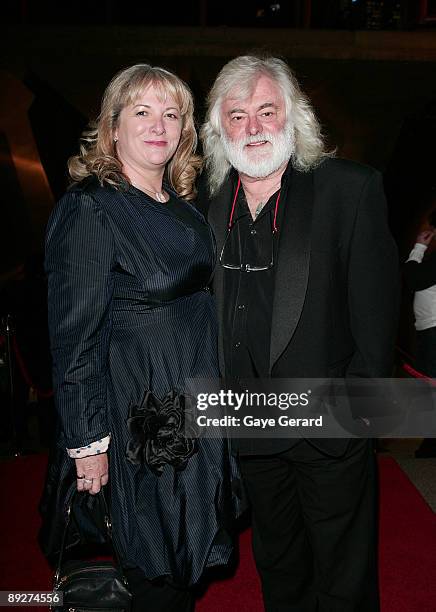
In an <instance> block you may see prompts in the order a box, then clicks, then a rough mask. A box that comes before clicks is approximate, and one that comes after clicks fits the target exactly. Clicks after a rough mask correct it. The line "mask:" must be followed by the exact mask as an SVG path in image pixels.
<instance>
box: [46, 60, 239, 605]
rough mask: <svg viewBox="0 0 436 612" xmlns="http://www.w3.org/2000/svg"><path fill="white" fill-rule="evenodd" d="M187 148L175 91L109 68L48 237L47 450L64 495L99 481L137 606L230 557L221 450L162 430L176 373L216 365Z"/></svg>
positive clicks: (173, 410) (170, 597)
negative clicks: (64, 459)
mask: <svg viewBox="0 0 436 612" xmlns="http://www.w3.org/2000/svg"><path fill="white" fill-rule="evenodd" d="M196 144H197V137H196V132H195V128H194V121H193V101H192V96H191V93H190V91H189V89H188V87H187V86H186V84H185V83H183V82H182V81H181V80H180V79H179V78H178V77H176V76H175V75H174V74H172V73H170V72H167V71H166V70H163V69H161V68H153V67H151V66H148V65H146V64H139V65H135V66H132V67H130V68H128V69H126V70H124V71H122V72H120V73H119V74H118V75H116V76H115V78H114V79H113V80H112V81H111V83H110V84H109V86H108V88H107V90H106V92H105V95H104V98H103V102H102V108H101V114H100V116H99V119H98V121H97V123H96V126H95V128H94V129H92V130H91V131H88V132H86V133H85V135H84V138H83V140H82V146H81V152H80V154H79V155H77V156H76V157H73V158H72V159H71V160H70V162H69V170H70V175H71V177H72V179H73V181H74V185H73V187H72V188H71V189H70V190H69V191H68V192H67V193H66V195H64V196H63V198H62V199H61V200H60V201H59V202H58V204H57V206H56V208H55V210H54V211H53V213H52V216H51V218H50V221H49V226H48V233H47V250H46V269H47V273H48V283H49V298H48V299H49V326H50V336H51V348H52V355H53V362H54V384H55V392H56V405H57V410H58V412H59V415H60V421H61V428H62V443H63V445H64V446H65V447H66V448H67V452H68V456H69V457H70V459H69V461H71V460H72V459H71V458H73V459H74V461H75V467H76V471H77V489H78V490H79V491H89V492H90V493H91V494H95V493H97V492H98V491H99V490H100V487H102V486H104V485H105V484H106V483H107V482H108V478H110V480H111V505H112V520H113V530H114V539H115V541H116V544H117V546H118V549H119V550H120V553H121V557H122V560H123V564H124V566H125V567H126V568H127V575H128V578H129V581H130V584H131V588H132V591H133V596H134V609H137V610H141V609H142V610H144V609H146V610H147V611H152V610H165V612H168V611H170V610H177V612H181V611H183V610H185V609H186V610H190V609H192V606H193V600H192V597H191V592H190V589H189V588H188V587H190V586H192V585H193V584H195V583H196V582H197V581H198V580H199V578H200V577H201V575H202V573H203V571H204V569H205V568H206V567H209V566H214V565H218V564H224V563H226V562H227V561H228V559H229V556H230V554H231V541H230V537H229V535H228V525H229V522H230V521H231V518H232V516H234V513H235V512H234V510H235V506H234V500H233V498H232V494H231V478H232V473H233V469H234V466H233V464H232V460H231V459H230V458H229V452H228V449H227V445H226V443H225V441H223V440H217V439H215V440H212V439H209V440H206V439H201V440H197V441H196V442H193V441H192V440H186V438H184V437H183V436H181V435H180V431H178V430H177V431H176V430H174V427H173V428H171V424H174V422H178V423H179V424H180V423H182V422H183V415H184V401H185V397H184V391H185V384H186V383H185V381H186V379H189V378H197V377H199V378H212V377H216V376H217V372H218V370H217V347H216V344H217V340H216V321H215V314H214V305H213V301H212V297H211V295H210V293H209V291H208V288H207V287H208V282H209V279H210V276H211V274H212V270H213V267H214V261H215V247H214V242H213V238H212V234H211V230H210V229H209V226H208V225H207V224H206V222H205V221H204V219H203V217H202V216H201V214H200V213H199V212H198V211H197V210H196V209H195V208H194V207H193V206H192V204H190V203H189V200H192V198H193V197H194V195H195V194H194V186H193V185H194V180H195V178H196V172H197V169H198V167H199V158H198V157H196V156H195V154H194V151H195V148H196ZM182 198H184V199H182ZM168 428H169V429H168ZM168 432H169V433H168ZM154 579H156V580H154Z"/></svg>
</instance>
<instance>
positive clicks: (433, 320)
mask: <svg viewBox="0 0 436 612" xmlns="http://www.w3.org/2000/svg"><path fill="white" fill-rule="evenodd" d="M428 225H429V228H428V229H426V230H424V231H421V232H420V233H419V234H418V235H417V237H416V240H415V246H414V247H413V249H412V250H411V252H410V254H409V258H408V260H407V261H406V263H405V265H404V277H405V281H406V284H407V286H408V287H409V289H410V290H411V291H414V293H415V295H414V298H413V312H414V315H415V329H416V361H415V364H416V369H417V370H419V371H420V372H422V373H423V374H425V375H426V376H430V377H431V378H436V250H435V249H434V248H431V245H432V241H433V240H434V238H435V236H436V210H433V212H432V213H431V214H430V215H429V217H428ZM433 244H434V243H433ZM415 457H418V458H425V457H436V439H434V438H425V439H424V440H423V441H422V443H421V445H420V446H419V448H418V449H417V450H416V451H415Z"/></svg>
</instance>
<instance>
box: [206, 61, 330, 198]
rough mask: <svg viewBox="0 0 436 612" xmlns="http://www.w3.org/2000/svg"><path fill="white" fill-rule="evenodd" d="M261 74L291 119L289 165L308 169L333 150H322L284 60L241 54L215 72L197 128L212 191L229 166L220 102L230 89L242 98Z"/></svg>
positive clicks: (318, 130) (307, 107) (314, 123)
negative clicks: (272, 85) (203, 117)
mask: <svg viewBox="0 0 436 612" xmlns="http://www.w3.org/2000/svg"><path fill="white" fill-rule="evenodd" d="M262 75H263V76H267V77H269V78H270V79H272V80H273V81H274V82H275V83H277V85H278V87H279V89H280V91H281V93H282V95H283V99H284V102H285V113H286V119H287V121H290V122H291V123H292V126H293V130H294V135H295V147H294V153H293V155H292V164H293V166H294V167H295V168H297V169H298V170H303V171H308V170H310V169H312V168H313V167H315V166H316V165H318V164H319V163H320V162H321V161H322V159H323V158H324V157H326V156H332V155H333V154H334V153H333V152H327V151H326V150H325V146H324V142H323V138H322V134H321V127H320V125H319V123H318V120H317V118H316V116H315V113H314V111H313V109H312V106H311V104H310V102H309V100H308V98H307V96H306V95H305V94H304V93H303V92H302V90H301V88H300V86H299V84H298V81H297V79H296V78H295V76H294V74H293V72H292V71H291V69H290V68H289V66H288V65H287V64H286V62H284V61H283V60H281V59H279V58H277V57H258V56H254V55H241V56H240V57H237V58H235V59H233V60H231V61H230V62H228V63H227V64H226V65H225V66H224V67H223V68H222V69H221V71H220V73H219V74H218V76H217V78H216V80H215V83H214V85H213V86H212V89H211V90H210V92H209V96H208V100H207V103H208V108H207V113H206V121H205V123H204V125H203V127H202V128H201V140H202V142H203V153H204V158H205V166H206V169H207V170H208V180H209V189H210V192H211V194H212V195H213V194H214V193H216V192H217V191H218V190H219V189H220V187H221V185H222V184H223V182H224V181H225V179H226V177H227V175H228V173H229V172H230V169H231V167H232V166H231V164H230V162H229V161H228V159H227V153H226V150H225V147H224V146H223V142H222V136H225V134H223V127H222V122H221V107H222V104H223V102H224V100H225V99H226V98H227V97H228V96H229V94H230V92H232V91H234V90H236V91H237V92H238V96H241V97H242V98H246V97H249V96H250V94H251V93H252V92H253V90H254V88H255V86H256V83H257V80H258V78H259V77H260V76H262Z"/></svg>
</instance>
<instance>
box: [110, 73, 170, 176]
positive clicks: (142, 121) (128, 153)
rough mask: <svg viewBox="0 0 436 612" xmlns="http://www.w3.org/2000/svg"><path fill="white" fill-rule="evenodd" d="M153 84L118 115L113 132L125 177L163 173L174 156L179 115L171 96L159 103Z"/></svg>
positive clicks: (157, 93) (159, 97)
mask: <svg viewBox="0 0 436 612" xmlns="http://www.w3.org/2000/svg"><path fill="white" fill-rule="evenodd" d="M159 93H160V92H159V90H157V89H156V88H155V87H154V86H153V85H150V86H149V87H147V88H146V89H144V90H143V91H142V92H141V93H140V95H139V96H138V99H137V100H135V101H134V102H133V103H132V104H131V105H129V106H126V107H124V108H123V110H122V111H121V113H120V116H119V118H118V125H117V127H116V129H115V131H114V138H115V139H117V144H116V149H117V155H118V158H119V160H120V161H121V163H122V164H123V170H124V172H125V174H126V175H127V176H128V177H129V178H130V174H136V173H138V172H139V173H142V172H143V171H144V170H145V171H147V170H151V171H155V170H162V171H163V170H164V168H165V165H166V164H167V163H168V162H169V160H170V159H171V158H172V156H173V155H174V153H175V151H176V149H177V146H178V144H179V141H180V136H181V133H182V116H181V113H180V108H179V106H178V104H177V102H176V101H175V100H174V99H173V98H172V97H170V96H167V97H166V99H164V100H162V95H159Z"/></svg>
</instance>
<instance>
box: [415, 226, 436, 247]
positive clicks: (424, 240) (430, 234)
mask: <svg viewBox="0 0 436 612" xmlns="http://www.w3.org/2000/svg"><path fill="white" fill-rule="evenodd" d="M435 234H436V230H434V229H432V230H425V231H424V232H420V233H419V234H418V235H417V237H416V242H418V243H419V244H425V246H428V245H429V244H430V242H431V241H432V240H433V238H434V237H435Z"/></svg>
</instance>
